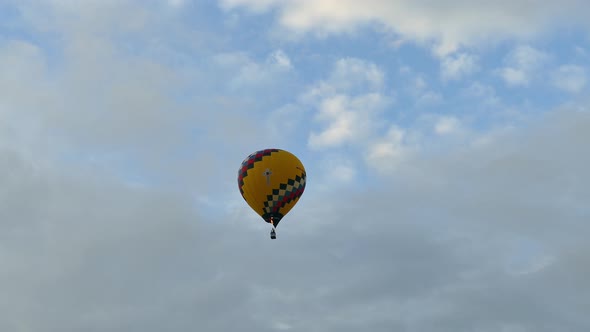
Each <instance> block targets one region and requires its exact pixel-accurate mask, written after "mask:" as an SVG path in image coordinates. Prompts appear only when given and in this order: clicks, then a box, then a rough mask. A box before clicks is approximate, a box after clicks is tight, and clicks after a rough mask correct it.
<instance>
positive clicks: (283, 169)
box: [238, 149, 306, 239]
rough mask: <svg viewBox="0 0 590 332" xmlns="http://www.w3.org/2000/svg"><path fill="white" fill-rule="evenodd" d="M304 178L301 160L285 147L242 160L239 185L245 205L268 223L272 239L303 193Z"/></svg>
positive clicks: (258, 152) (263, 151)
mask: <svg viewBox="0 0 590 332" xmlns="http://www.w3.org/2000/svg"><path fill="white" fill-rule="evenodd" d="M305 179H306V174H305V168H304V167H303V164H302V163H301V161H300V160H299V159H298V158H297V157H296V156H295V155H293V154H292V153H290V152H288V151H285V150H280V149H265V150H260V151H256V152H254V153H252V154H250V155H249V156H248V157H247V158H246V159H244V161H243V162H242V165H241V166H240V169H239V170H238V188H239V189H240V193H241V194H242V197H243V198H244V200H245V201H246V202H247V203H248V205H250V207H251V208H252V209H253V210H254V211H256V213H258V214H259V215H260V216H261V217H262V219H264V221H265V222H267V223H269V224H271V226H272V230H271V232H270V238H271V239H276V227H277V226H278V225H279V222H280V221H281V219H283V217H284V216H285V215H286V214H287V213H288V212H289V211H290V210H291V209H292V208H293V206H295V204H297V201H298V200H299V198H300V197H301V195H302V194H303V190H304V189H305Z"/></svg>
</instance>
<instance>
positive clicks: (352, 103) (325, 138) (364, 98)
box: [309, 93, 385, 149]
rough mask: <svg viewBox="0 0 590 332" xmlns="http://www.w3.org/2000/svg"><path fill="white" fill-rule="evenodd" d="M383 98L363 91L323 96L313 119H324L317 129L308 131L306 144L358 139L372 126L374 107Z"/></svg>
mask: <svg viewBox="0 0 590 332" xmlns="http://www.w3.org/2000/svg"><path fill="white" fill-rule="evenodd" d="M384 103H385V101H384V100H383V97H382V96H381V95H379V94H375V93H373V94H366V95H361V96H358V97H353V98H350V97H348V96H345V95H336V96H333V97H327V98H325V99H323V100H322V102H321V104H320V105H319V109H318V114H317V117H316V119H317V120H318V121H319V122H321V123H326V127H325V128H324V129H323V130H322V131H321V132H320V133H315V132H312V133H311V134H310V136H309V146H310V147H311V148H313V149H322V148H328V147H338V146H341V145H343V144H345V143H350V144H354V143H355V142H358V141H362V140H363V139H365V138H366V136H367V135H368V134H370V132H371V130H372V129H373V128H374V123H375V121H377V120H376V118H375V111H377V110H380V109H381V108H382V107H383V105H384Z"/></svg>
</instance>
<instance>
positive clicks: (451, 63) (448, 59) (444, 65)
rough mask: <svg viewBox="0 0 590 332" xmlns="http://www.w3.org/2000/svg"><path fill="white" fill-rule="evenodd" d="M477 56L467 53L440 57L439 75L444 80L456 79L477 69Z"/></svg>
mask: <svg viewBox="0 0 590 332" xmlns="http://www.w3.org/2000/svg"><path fill="white" fill-rule="evenodd" d="M478 67H479V66H478V64H477V58H476V57H475V56H473V55H470V54H467V53H460V54H454V55H449V56H445V57H443V58H442V59H441V76H442V78H443V79H445V80H458V79H461V78H463V77H465V76H468V75H470V74H472V73H474V72H475V71H477V70H478Z"/></svg>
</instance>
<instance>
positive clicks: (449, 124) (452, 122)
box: [434, 116, 461, 135]
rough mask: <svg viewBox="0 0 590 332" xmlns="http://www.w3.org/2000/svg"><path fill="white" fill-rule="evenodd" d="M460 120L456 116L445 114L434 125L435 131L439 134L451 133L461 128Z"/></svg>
mask: <svg viewBox="0 0 590 332" xmlns="http://www.w3.org/2000/svg"><path fill="white" fill-rule="evenodd" d="M460 124H461V123H460V121H459V119H457V118H456V117H451V116H443V117H441V118H440V119H438V121H437V122H436V124H435V125H434V132H435V133H436V134H438V135H449V134H453V133H455V132H456V131H457V130H459V128H460Z"/></svg>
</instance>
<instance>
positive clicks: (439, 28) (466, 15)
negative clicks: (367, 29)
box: [221, 0, 590, 55]
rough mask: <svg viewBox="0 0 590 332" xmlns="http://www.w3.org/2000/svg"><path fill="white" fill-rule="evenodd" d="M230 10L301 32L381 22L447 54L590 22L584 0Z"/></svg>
mask: <svg viewBox="0 0 590 332" xmlns="http://www.w3.org/2000/svg"><path fill="white" fill-rule="evenodd" d="M221 3H222V5H223V7H224V8H226V9H228V10H229V9H233V8H238V7H242V8H243V7H245V8H249V9H252V10H258V11H263V10H269V9H271V8H272V9H278V15H279V19H278V20H279V22H280V24H281V25H282V26H284V27H286V28H288V29H290V30H292V31H296V32H302V33H305V32H310V31H318V32H320V33H337V32H344V31H351V30H352V29H355V28H356V27H359V26H361V25H364V24H368V23H373V22H377V23H380V24H382V25H385V26H386V27H388V28H390V29H391V30H393V31H394V32H395V33H397V34H399V35H400V36H401V37H402V39H406V40H414V41H418V42H434V43H435V45H434V46H435V49H436V52H437V53H438V54H439V55H445V54H449V53H452V52H454V51H455V50H457V47H459V46H461V45H473V44H482V43H486V42H489V41H497V40H503V39H520V38H527V37H531V36H534V35H536V34H538V33H541V32H543V31H545V30H546V29H547V28H548V27H551V26H552V25H554V24H555V22H559V20H560V19H561V20H564V21H565V22H568V24H571V23H574V24H578V25H581V26H584V25H586V23H587V22H588V14H587V13H588V12H590V11H588V10H587V9H588V7H589V5H588V3H587V2H586V1H585V0H567V1H557V0H552V1H544V2H542V3H535V4H534V5H531V3H530V2H529V1H527V0H516V1H509V0H501V1H494V2H482V1H472V2H465V1H461V0H451V1H445V2H444V4H443V3H441V2H439V1H436V0H429V1H422V2H416V1H411V0H367V1H363V2H359V1H356V0H304V1H295V0H274V1H272V0H224V1H222V2H221Z"/></svg>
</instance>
